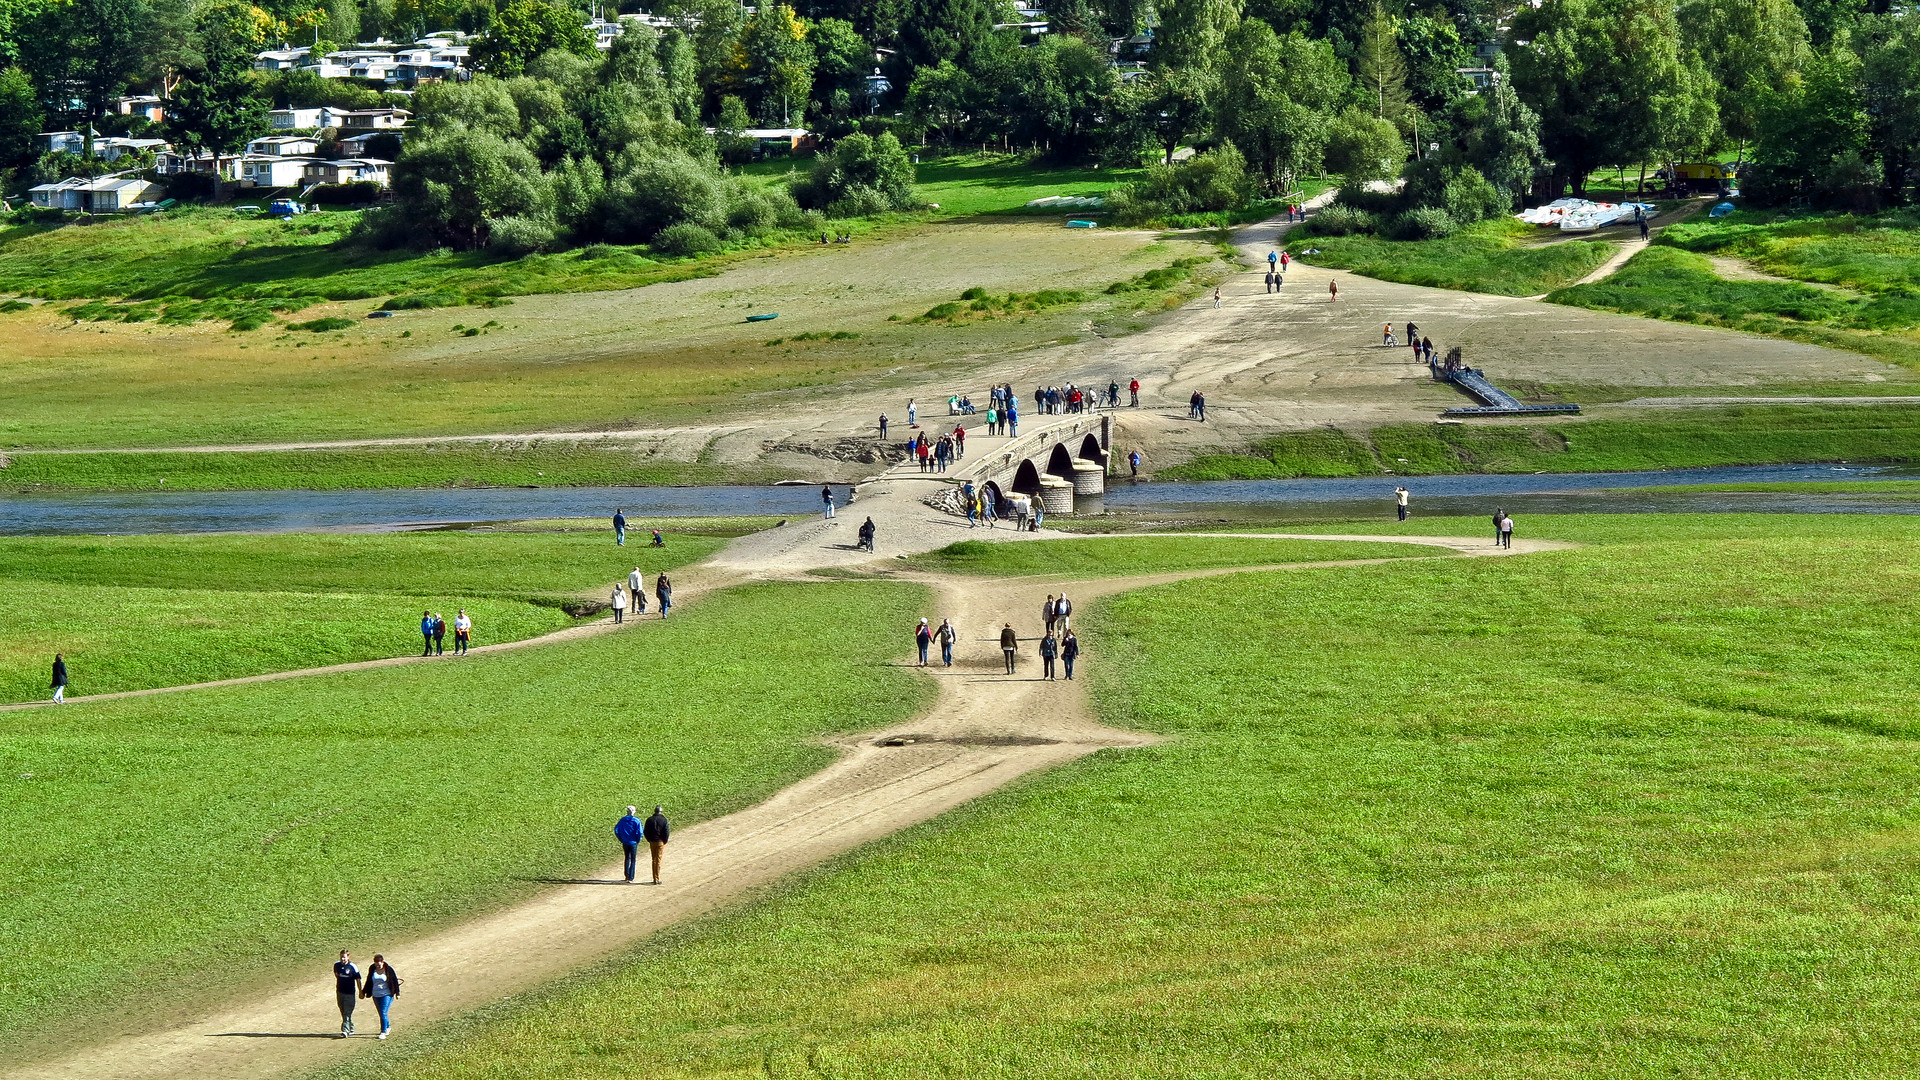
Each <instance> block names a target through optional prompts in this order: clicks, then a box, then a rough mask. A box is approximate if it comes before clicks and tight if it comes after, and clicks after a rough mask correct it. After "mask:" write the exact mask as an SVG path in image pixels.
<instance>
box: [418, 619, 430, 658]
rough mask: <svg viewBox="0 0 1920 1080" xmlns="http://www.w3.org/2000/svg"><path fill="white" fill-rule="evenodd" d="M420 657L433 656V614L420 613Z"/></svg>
mask: <svg viewBox="0 0 1920 1080" xmlns="http://www.w3.org/2000/svg"><path fill="white" fill-rule="evenodd" d="M420 655H421V656H432V655H433V612H431V611H423V612H421V613H420Z"/></svg>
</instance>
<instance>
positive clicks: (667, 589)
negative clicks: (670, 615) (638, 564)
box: [653, 572, 673, 619]
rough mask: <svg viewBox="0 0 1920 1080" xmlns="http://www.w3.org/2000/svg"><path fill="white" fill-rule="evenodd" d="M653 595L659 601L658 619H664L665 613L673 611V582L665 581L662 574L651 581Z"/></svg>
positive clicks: (665, 576) (665, 577)
mask: <svg viewBox="0 0 1920 1080" xmlns="http://www.w3.org/2000/svg"><path fill="white" fill-rule="evenodd" d="M653 595H654V596H656V597H658V598H659V600H660V617H661V618H663V619H664V618H666V617H667V612H669V611H671V610H672V609H673V582H671V581H668V580H667V575H666V574H665V573H664V572H662V573H661V575H660V576H659V577H657V578H654V579H653Z"/></svg>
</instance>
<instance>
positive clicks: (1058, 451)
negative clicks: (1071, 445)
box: [1047, 443, 1073, 482]
mask: <svg viewBox="0 0 1920 1080" xmlns="http://www.w3.org/2000/svg"><path fill="white" fill-rule="evenodd" d="M1047 471H1048V472H1050V473H1052V474H1053V475H1055V476H1057V477H1059V478H1060V479H1062V480H1066V481H1069V482H1071V481H1072V480H1073V452H1072V451H1070V450H1068V449H1067V444H1065V443H1054V444H1053V452H1052V453H1051V454H1049V455H1047Z"/></svg>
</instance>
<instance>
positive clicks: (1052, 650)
mask: <svg viewBox="0 0 1920 1080" xmlns="http://www.w3.org/2000/svg"><path fill="white" fill-rule="evenodd" d="M1059 655H1060V643H1059V642H1057V641H1055V640H1053V631H1052V630H1048V631H1047V634H1046V636H1045V637H1043V638H1041V639H1040V677H1041V678H1043V679H1045V680H1047V681H1048V682H1052V681H1053V658H1054V657H1056V656H1059Z"/></svg>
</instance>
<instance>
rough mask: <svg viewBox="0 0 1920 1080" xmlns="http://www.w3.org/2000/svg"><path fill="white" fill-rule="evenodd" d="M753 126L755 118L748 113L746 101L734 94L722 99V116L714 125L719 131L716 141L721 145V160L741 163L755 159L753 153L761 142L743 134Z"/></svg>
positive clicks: (736, 163)
mask: <svg viewBox="0 0 1920 1080" xmlns="http://www.w3.org/2000/svg"><path fill="white" fill-rule="evenodd" d="M752 126H753V118H752V117H750V116H748V115H747V104H746V102H744V101H741V100H740V99H739V98H737V97H734V96H733V95H732V94H728V95H727V96H726V97H723V98H721V99H720V118H719V120H718V121H717V122H716V123H715V124H714V127H715V129H716V130H717V131H718V132H719V138H718V139H717V140H715V141H716V142H717V143H718V145H719V150H720V160H721V161H724V162H726V163H727V164H729V165H740V164H744V163H745V162H748V161H752V160H753V153H754V151H755V150H757V149H758V148H759V146H760V143H759V141H758V140H756V139H750V138H747V137H746V136H744V135H742V134H741V132H743V131H745V130H747V129H748V128H750V127H752Z"/></svg>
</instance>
